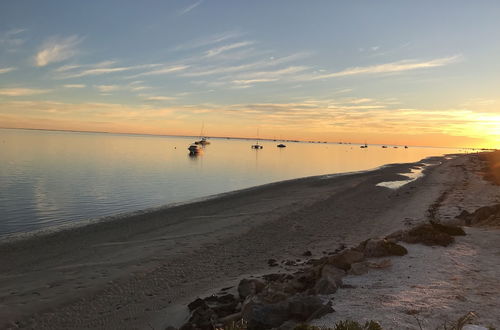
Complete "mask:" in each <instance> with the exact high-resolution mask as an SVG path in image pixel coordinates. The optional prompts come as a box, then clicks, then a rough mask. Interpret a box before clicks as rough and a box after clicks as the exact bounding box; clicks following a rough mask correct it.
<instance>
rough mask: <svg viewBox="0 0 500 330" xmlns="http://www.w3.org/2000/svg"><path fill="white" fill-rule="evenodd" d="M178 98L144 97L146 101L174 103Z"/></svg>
mask: <svg viewBox="0 0 500 330" xmlns="http://www.w3.org/2000/svg"><path fill="white" fill-rule="evenodd" d="M176 99H177V98H176V97H173V96H144V100H146V101H174V100H176Z"/></svg>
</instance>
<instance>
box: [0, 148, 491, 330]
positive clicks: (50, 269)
mask: <svg viewBox="0 0 500 330" xmlns="http://www.w3.org/2000/svg"><path fill="white" fill-rule="evenodd" d="M423 166H425V169H424V171H423V173H424V175H423V176H422V177H420V178H418V179H417V180H416V181H412V182H409V183H407V184H405V185H403V186H402V187H401V188H399V189H390V188H386V187H381V186H377V184H378V183H381V182H390V181H398V180H405V179H407V177H405V176H402V175H400V174H398V173H409V172H410V171H411V170H412V169H415V168H419V167H423ZM484 168H485V161H484V160H482V159H480V158H479V157H478V155H476V154H471V155H458V156H453V157H446V158H441V157H440V158H431V159H426V160H424V161H422V162H418V163H411V164H396V165H389V166H386V167H383V168H381V169H377V170H373V171H367V172H361V173H353V174H345V175H332V176H326V177H325V176H323V177H311V178H304V179H298V180H290V181H285V182H279V183H274V184H269V185H264V186H260V187H255V188H251V189H246V190H242V191H237V192H233V193H228V194H224V195H221V196H217V197H214V198H210V199H208V200H205V201H198V202H194V203H190V204H185V205H180V206H176V207H170V208H164V209H157V210H153V211H147V212H140V213H136V214H133V215H130V216H127V217H122V218H120V219H110V220H107V221H103V222H100V223H96V224H92V225H89V226H85V227H80V228H75V229H68V230H64V231H60V232H55V233H51V234H45V235H38V236H35V237H31V238H29V239H24V240H20V241H13V242H6V243H2V244H1V245H0V255H1V260H2V262H1V263H0V327H2V328H33V329H75V328H94V329H164V328H165V327H166V326H168V325H173V326H180V325H181V324H182V323H183V322H185V321H186V316H187V308H186V305H187V303H189V302H190V301H192V300H193V299H195V298H196V297H198V296H206V295H210V294H212V293H214V292H217V291H218V290H219V289H220V288H223V287H229V286H235V285H237V284H238V281H239V280H240V279H242V278H244V277H246V276H249V275H250V274H265V273H270V272H277V271H280V272H286V271H287V268H288V269H290V267H286V266H279V267H274V268H272V269H271V267H269V266H268V260H269V259H271V258H274V259H277V260H285V259H293V260H296V259H304V257H303V254H304V252H305V251H311V256H310V257H311V258H319V257H321V256H323V255H325V254H326V253H328V252H329V251H333V250H335V249H336V248H337V247H339V246H341V245H343V246H347V247H351V246H355V245H357V244H359V243H360V242H361V241H363V240H366V239H368V238H373V237H381V236H385V235H388V234H390V233H393V232H395V231H397V230H402V229H406V228H409V227H410V226H413V225H416V224H418V223H421V222H424V221H427V220H429V218H430V217H431V218H436V219H439V220H440V221H454V219H455V217H456V216H458V215H459V214H460V213H461V212H462V211H464V210H466V211H468V212H473V211H474V210H476V209H477V208H479V207H482V206H487V205H492V204H495V203H499V202H500V188H499V187H500V186H498V185H495V184H493V183H492V182H490V181H487V180H485V179H483V176H484V175H485V173H484ZM466 232H467V234H468V235H467V236H464V237H461V238H457V241H456V243H455V244H454V245H452V246H450V247H446V248H434V247H426V246H419V245H411V244H408V245H405V247H407V249H408V250H409V254H408V255H407V256H405V257H401V258H399V259H398V258H397V257H394V258H390V260H391V262H392V266H391V267H389V268H385V269H382V270H373V271H370V272H368V273H367V274H364V275H361V276H351V275H349V276H348V278H347V279H346V280H345V282H346V283H350V284H352V288H350V289H340V290H339V291H338V292H337V293H336V294H335V295H334V296H335V298H334V305H333V308H334V309H335V310H336V312H335V313H332V314H329V315H326V316H324V317H323V318H321V319H319V320H317V321H315V322H317V324H318V325H330V326H331V325H333V324H334V322H335V321H337V320H342V319H346V318H350V319H356V320H360V321H364V320H370V319H374V320H377V321H379V322H380V323H381V324H382V325H383V326H384V329H386V328H387V329H402V328H408V329H418V323H416V322H415V317H420V318H421V319H422V320H423V321H422V322H427V323H426V326H427V328H435V326H436V325H439V324H442V321H443V320H456V319H457V318H458V317H460V316H462V315H463V314H464V313H466V312H469V311H477V312H478V314H479V316H478V317H479V319H478V320H479V321H482V322H485V324H486V323H488V324H491V325H496V326H498V325H500V318H499V317H498V315H497V314H498V313H496V312H495V311H496V310H497V309H498V306H499V304H500V297H498V292H499V291H500V290H499V289H500V287H499V285H498V283H497V281H496V278H497V277H498V275H499V274H500V266H499V265H498V264H497V263H495V262H493V261H492V260H495V258H498V255H499V254H500V245H499V243H498V239H497V238H498V235H499V234H500V231H498V229H497V228H494V227H480V228H477V227H473V228H468V229H467V230H466ZM393 259H394V260H393ZM412 265H413V266H412ZM410 266H412V267H410ZM409 269H411V270H409ZM405 271H406V272H408V271H409V272H410V273H411V274H406V273H404V272H405ZM413 275H415V276H413ZM450 278H456V280H450ZM412 279H413V280H412ZM450 283H451V284H450ZM478 283H481V286H480V287H478V286H477V284H478ZM422 292H425V294H423V293H422ZM457 297H460V298H457ZM374 301H378V302H382V303H380V304H377V306H373V302H374ZM408 311H412V312H410V313H408ZM415 311H416V312H415ZM398 325H399V326H398ZM427 328H425V327H424V329H427Z"/></svg>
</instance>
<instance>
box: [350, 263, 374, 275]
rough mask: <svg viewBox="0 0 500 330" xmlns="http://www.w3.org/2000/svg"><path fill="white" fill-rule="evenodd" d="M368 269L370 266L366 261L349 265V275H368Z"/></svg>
mask: <svg viewBox="0 0 500 330" xmlns="http://www.w3.org/2000/svg"><path fill="white" fill-rule="evenodd" d="M369 269H370V265H369V264H368V262H366V261H361V262H355V263H353V264H352V265H351V269H349V274H352V275H363V274H366V273H368V270H369Z"/></svg>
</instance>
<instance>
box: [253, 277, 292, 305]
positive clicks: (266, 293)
mask: <svg viewBox="0 0 500 330" xmlns="http://www.w3.org/2000/svg"><path fill="white" fill-rule="evenodd" d="M286 288H287V284H286V283H283V282H270V283H268V284H267V285H266V286H265V287H264V289H263V290H262V292H261V293H260V294H259V295H258V296H259V297H260V299H261V300H262V301H264V302H266V303H276V302H280V301H283V300H285V299H286V298H287V297H288V296H289V295H290V293H288V292H286Z"/></svg>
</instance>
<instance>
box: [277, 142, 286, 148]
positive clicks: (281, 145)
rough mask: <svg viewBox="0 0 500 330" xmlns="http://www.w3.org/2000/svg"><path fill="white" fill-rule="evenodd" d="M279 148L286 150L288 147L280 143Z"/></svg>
mask: <svg viewBox="0 0 500 330" xmlns="http://www.w3.org/2000/svg"><path fill="white" fill-rule="evenodd" d="M277 147H278V148H286V145H284V144H283V143H280V144H278V145H277Z"/></svg>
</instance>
